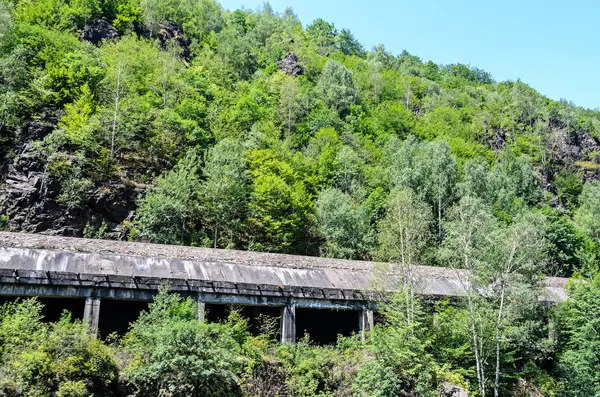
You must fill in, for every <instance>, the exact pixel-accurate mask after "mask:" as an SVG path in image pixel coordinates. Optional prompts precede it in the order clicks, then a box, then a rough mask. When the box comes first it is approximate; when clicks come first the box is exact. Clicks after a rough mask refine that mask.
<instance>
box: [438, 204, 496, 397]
mask: <svg viewBox="0 0 600 397" xmlns="http://www.w3.org/2000/svg"><path fill="white" fill-rule="evenodd" d="M497 233H498V230H497V225H496V224H495V221H494V219H493V216H492V215H491V212H490V211H489V210H488V209H487V208H486V207H485V205H484V203H483V202H482V201H481V200H480V199H477V198H473V197H470V196H464V197H463V198H462V199H461V200H460V202H459V203H457V204H456V206H455V207H453V208H452V209H451V210H450V214H449V221H448V223H447V236H446V238H445V239H444V245H443V248H442V249H443V251H442V253H443V255H442V256H443V258H444V259H445V260H447V261H448V264H449V265H450V266H451V267H453V268H455V269H461V270H459V271H458V272H457V275H458V276H459V280H460V282H461V285H462V286H463V288H464V289H465V291H466V301H467V310H468V313H469V316H468V320H469V331H470V334H471V340H472V351H473V355H474V356H475V370H476V375H477V384H478V389H479V393H480V395H481V396H485V395H486V386H487V378H486V357H487V355H488V352H487V351H486V350H487V349H486V345H487V343H486V339H487V338H486V335H485V333H484V330H485V329H487V327H484V325H485V324H486V323H487V321H486V318H485V312H486V309H487V307H486V305H485V303H486V302H485V301H484V300H482V299H481V296H480V294H479V291H478V287H479V286H480V285H481V284H485V281H483V280H481V277H482V275H481V273H482V268H483V267H484V266H485V265H484V264H485V262H486V261H487V260H488V257H489V256H488V252H487V251H486V250H487V247H489V246H491V245H492V244H494V241H495V239H496V235H497Z"/></svg>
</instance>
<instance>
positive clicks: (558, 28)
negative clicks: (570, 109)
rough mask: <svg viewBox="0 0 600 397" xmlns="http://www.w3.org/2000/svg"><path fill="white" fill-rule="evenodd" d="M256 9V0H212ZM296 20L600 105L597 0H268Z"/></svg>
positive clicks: (599, 6)
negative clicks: (319, 21)
mask: <svg viewBox="0 0 600 397" xmlns="http://www.w3.org/2000/svg"><path fill="white" fill-rule="evenodd" d="M220 3H221V4H222V5H223V6H224V7H225V8H227V9H231V10H233V9H236V8H242V7H244V8H246V9H256V8H257V7H259V6H260V5H261V4H262V3H263V2H262V1H260V0H220ZM270 4H271V6H272V7H273V9H275V11H283V10H284V9H285V8H286V7H291V8H293V9H294V12H295V13H296V15H298V17H299V18H300V20H301V21H302V23H303V25H304V26H306V25H307V24H309V23H310V22H312V21H313V20H314V19H315V18H318V17H321V18H323V19H325V20H327V21H329V22H333V23H334V24H335V25H336V27H337V28H338V29H342V28H348V29H350V30H351V31H352V32H353V33H354V35H355V36H356V37H357V38H358V40H359V41H360V42H361V43H362V44H363V45H364V46H365V47H366V48H368V49H370V48H371V47H372V46H373V45H376V44H384V45H385V47H386V48H387V50H388V51H390V52H391V53H393V54H398V53H400V52H401V51H402V50H405V49H406V50H407V51H408V52H410V53H411V54H414V55H417V56H419V57H420V58H421V59H423V60H425V61H428V60H431V61H433V62H436V63H444V64H447V63H456V62H461V63H465V64H470V65H472V66H477V67H478V68H481V69H484V70H486V71H487V72H489V73H491V74H492V76H493V77H494V78H495V79H496V80H498V81H502V80H516V79H518V78H520V79H521V80H523V81H524V82H526V83H528V84H529V85H531V86H532V87H534V88H535V89H536V90H538V91H539V92H541V93H542V94H544V95H546V96H548V97H550V98H552V99H557V100H558V99H560V98H566V99H568V100H570V101H572V102H574V103H575V104H576V105H579V106H583V107H588V108H600V1H593V0H571V1H567V0H563V1H557V0H547V1H539V0H503V1H491V0H487V1H486V0H479V1H478V0H454V1H450V0H437V1H434V0H410V1H405V0H370V1H364V0H363V1H358V0H345V1H342V0H271V1H270Z"/></svg>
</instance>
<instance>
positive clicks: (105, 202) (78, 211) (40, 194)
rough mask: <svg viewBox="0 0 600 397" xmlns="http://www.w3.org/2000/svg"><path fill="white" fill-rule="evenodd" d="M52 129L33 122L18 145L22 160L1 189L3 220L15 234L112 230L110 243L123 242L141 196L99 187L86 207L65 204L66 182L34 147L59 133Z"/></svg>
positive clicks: (117, 186)
mask: <svg viewBox="0 0 600 397" xmlns="http://www.w3.org/2000/svg"><path fill="white" fill-rule="evenodd" d="M54 128H55V126H54V125H53V124H50V123H40V122H29V123H27V124H26V126H25V128H24V129H23V131H22V132H21V140H20V143H18V144H17V145H16V152H17V156H16V157H15V160H14V161H13V162H12V164H10V165H9V166H8V172H7V174H6V176H5V178H4V184H3V185H0V214H4V215H7V216H8V220H9V222H8V229H9V230H10V231H24V232H30V233H45V234H52V235H61V236H82V235H83V232H84V229H85V227H86V225H88V224H89V225H92V226H95V227H99V226H100V225H101V224H102V223H103V222H104V223H105V224H106V225H107V230H106V234H105V236H104V237H110V238H120V237H122V234H123V233H122V230H121V229H120V224H121V223H122V222H123V221H124V220H126V219H131V218H132V217H133V209H134V208H135V201H136V199H137V197H138V195H139V194H140V193H141V190H138V189H136V188H133V187H129V186H126V185H125V184H123V183H121V182H114V181H112V182H107V183H103V184H102V185H99V186H98V185H97V186H95V188H94V191H93V192H90V195H89V197H88V199H87V202H85V203H84V204H83V205H82V206H80V207H77V208H69V207H68V206H66V205H64V204H62V203H59V202H58V197H59V195H60V192H61V184H60V181H59V180H58V179H56V178H54V177H50V176H48V175H47V173H46V172H45V171H46V170H45V163H44V162H41V161H40V160H39V159H38V158H37V157H36V156H35V155H34V151H33V150H32V145H31V143H32V142H33V141H35V140H40V139H43V138H44V137H45V136H46V135H48V134H49V133H51V132H52V131H53V130H54Z"/></svg>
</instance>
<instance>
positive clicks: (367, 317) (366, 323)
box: [358, 309, 374, 340]
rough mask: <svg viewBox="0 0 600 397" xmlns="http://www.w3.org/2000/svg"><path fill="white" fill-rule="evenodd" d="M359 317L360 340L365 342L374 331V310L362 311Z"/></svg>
mask: <svg viewBox="0 0 600 397" xmlns="http://www.w3.org/2000/svg"><path fill="white" fill-rule="evenodd" d="M358 316H359V317H358V329H359V332H360V338H361V339H362V340H365V339H366V337H367V334H368V333H369V331H371V330H372V329H373V325H374V323H373V310H371V309H362V310H361V311H360V312H359V315H358Z"/></svg>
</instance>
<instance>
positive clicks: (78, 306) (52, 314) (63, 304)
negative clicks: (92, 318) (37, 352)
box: [0, 296, 85, 323]
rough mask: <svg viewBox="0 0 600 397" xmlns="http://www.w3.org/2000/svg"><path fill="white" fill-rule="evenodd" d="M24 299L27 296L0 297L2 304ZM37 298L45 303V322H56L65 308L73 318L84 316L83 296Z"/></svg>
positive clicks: (43, 314) (43, 313)
mask: <svg viewBox="0 0 600 397" xmlns="http://www.w3.org/2000/svg"><path fill="white" fill-rule="evenodd" d="M17 299H18V300H19V301H23V300H25V299H27V297H21V298H18V297H16V296H2V297H0V305H3V304H4V303H6V302H15V301H16V300H17ZM37 300H38V301H39V302H40V303H42V304H43V305H44V307H43V309H42V316H44V318H43V321H45V322H48V323H50V322H56V321H58V320H59V319H60V316H61V315H62V314H63V312H64V311H65V310H67V311H69V312H70V313H71V318H72V319H73V320H76V319H79V320H81V319H82V318H83V310H84V308H85V299H83V298H39V297H38V298H37Z"/></svg>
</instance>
